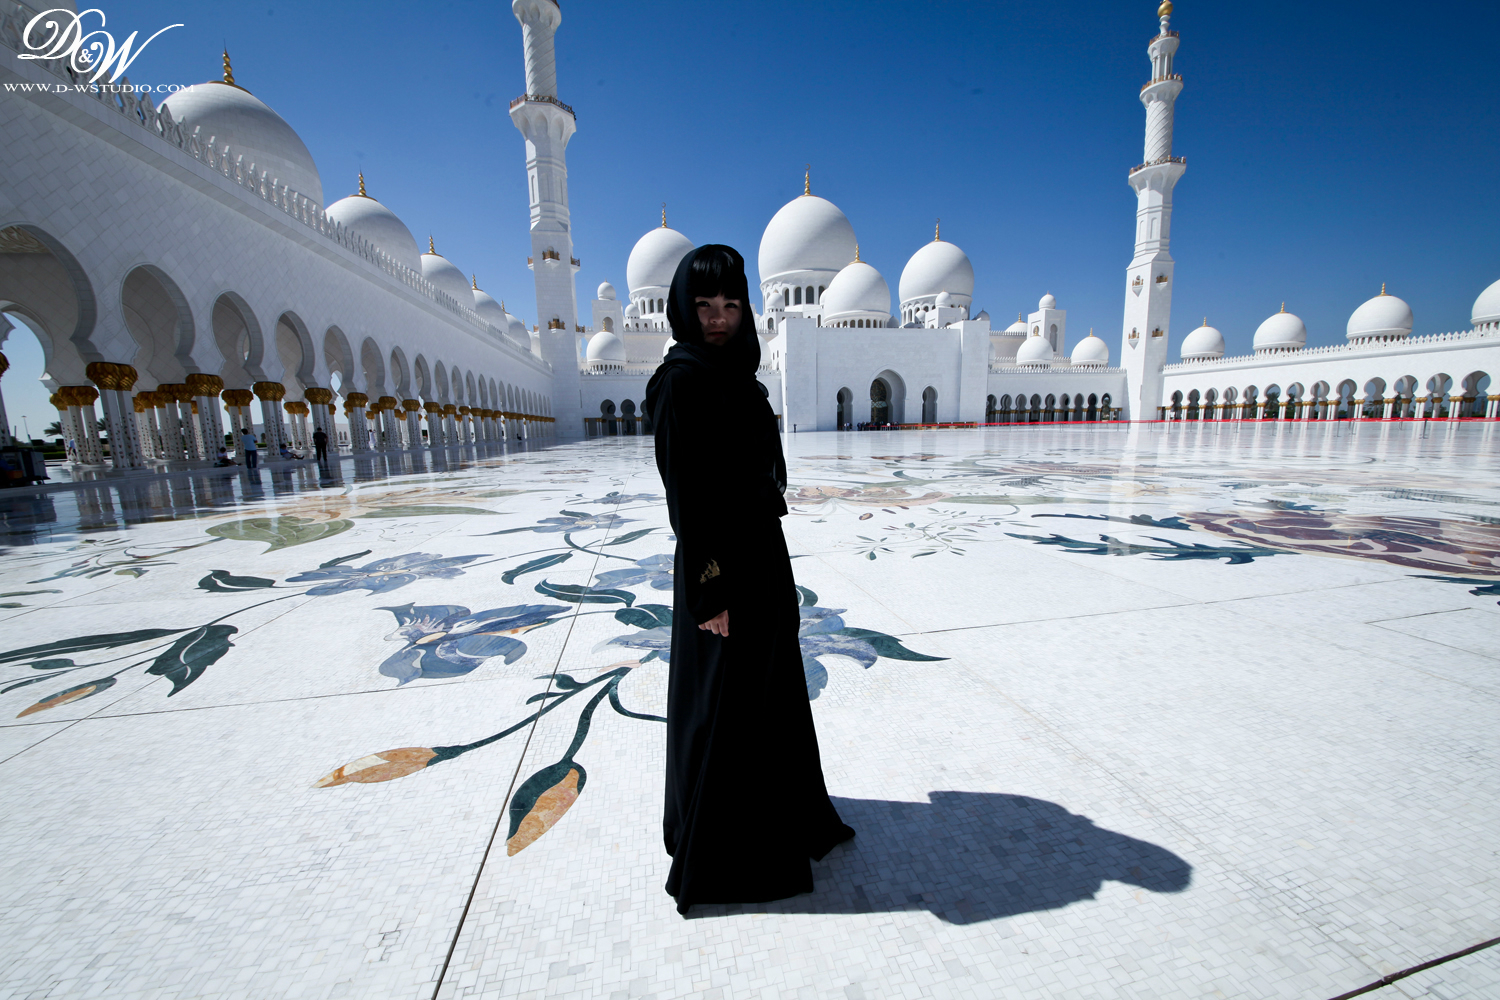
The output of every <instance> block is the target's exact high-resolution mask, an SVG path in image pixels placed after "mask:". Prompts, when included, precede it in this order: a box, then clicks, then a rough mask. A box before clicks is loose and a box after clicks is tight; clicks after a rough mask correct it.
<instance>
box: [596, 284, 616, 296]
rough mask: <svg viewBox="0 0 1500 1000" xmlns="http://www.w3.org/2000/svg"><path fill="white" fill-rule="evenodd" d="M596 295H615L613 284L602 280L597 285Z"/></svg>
mask: <svg viewBox="0 0 1500 1000" xmlns="http://www.w3.org/2000/svg"><path fill="white" fill-rule="evenodd" d="M598 297H599V298H601V299H613V298H614V297H615V286H614V285H611V284H610V283H609V282H607V281H606V282H604V283H603V284H602V285H600V286H599V291H598Z"/></svg>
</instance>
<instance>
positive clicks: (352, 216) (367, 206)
mask: <svg viewBox="0 0 1500 1000" xmlns="http://www.w3.org/2000/svg"><path fill="white" fill-rule="evenodd" d="M364 186H365V184H364V179H363V178H360V182H359V187H360V190H361V191H363V190H364ZM326 211H327V213H328V217H329V218H330V219H333V220H334V221H335V222H338V223H340V224H342V225H343V226H345V227H347V228H349V229H352V230H354V231H355V232H356V233H358V234H359V235H361V236H363V237H364V238H365V239H367V240H369V241H370V242H371V243H373V244H375V246H376V247H377V248H378V249H380V250H384V251H385V252H386V253H387V254H389V255H390V257H391V259H392V260H394V261H395V262H396V263H398V264H401V265H403V266H404V267H409V268H411V269H412V270H413V271H416V270H419V269H420V267H421V264H420V263H419V262H418V261H417V257H418V256H419V254H420V251H418V250H417V241H416V238H415V237H413V236H412V234H411V230H410V229H407V228H406V224H405V223H404V222H402V221H401V220H400V219H399V218H397V217H396V213H395V212H392V211H391V210H390V209H388V208H386V207H385V206H384V205H382V204H381V203H380V202H378V201H376V200H375V199H374V198H371V197H370V196H369V195H367V194H351V195H350V196H349V197H347V198H340V199H339V200H338V201H336V202H334V203H333V204H332V205H329V206H328V208H327V209H326Z"/></svg>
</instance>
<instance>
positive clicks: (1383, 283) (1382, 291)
mask: <svg viewBox="0 0 1500 1000" xmlns="http://www.w3.org/2000/svg"><path fill="white" fill-rule="evenodd" d="M1380 294H1381V295H1384V294H1385V282H1383V281H1382V282H1381V283H1380Z"/></svg>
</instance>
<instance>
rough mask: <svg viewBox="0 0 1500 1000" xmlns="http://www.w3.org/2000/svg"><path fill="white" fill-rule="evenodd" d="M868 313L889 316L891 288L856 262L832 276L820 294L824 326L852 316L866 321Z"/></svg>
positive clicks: (861, 262) (876, 273) (875, 273)
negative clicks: (825, 288)
mask: <svg viewBox="0 0 1500 1000" xmlns="http://www.w3.org/2000/svg"><path fill="white" fill-rule="evenodd" d="M870 313H878V314H879V315H880V316H881V317H888V316H890V314H891V287H890V286H889V285H887V284H886V283H885V278H883V277H881V275H880V272H879V271H877V270H875V269H874V268H873V267H871V266H870V265H869V264H866V263H865V262H864V261H862V260H857V261H855V262H854V263H852V264H849V265H847V266H846V267H845V268H844V269H843V270H841V271H840V272H839V273H838V274H835V275H834V276H833V280H832V281H830V282H829V283H828V288H827V290H825V291H824V292H823V323H824V325H832V324H833V323H837V322H838V321H839V320H841V319H844V318H849V317H852V316H854V315H855V314H858V315H859V316H860V317H861V318H869V314H870Z"/></svg>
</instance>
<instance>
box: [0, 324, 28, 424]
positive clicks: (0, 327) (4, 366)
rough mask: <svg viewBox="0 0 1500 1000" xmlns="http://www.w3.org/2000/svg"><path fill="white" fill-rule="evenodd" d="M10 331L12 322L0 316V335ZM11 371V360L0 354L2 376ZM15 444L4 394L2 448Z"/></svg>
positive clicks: (1, 396) (0, 405)
mask: <svg viewBox="0 0 1500 1000" xmlns="http://www.w3.org/2000/svg"><path fill="white" fill-rule="evenodd" d="M9 329H10V321H9V320H7V319H6V318H5V317H4V316H0V334H3V333H5V332H6V331H7V330H9ZM9 370H10V361H9V359H7V358H6V357H5V355H4V354H0V376H3V375H4V374H5V373H6V372H8V371H9ZM14 443H15V441H14V439H13V436H12V435H11V433H10V418H9V417H7V416H6V415H5V396H4V394H3V393H0V448H9V447H10V446H11V445H12V444H14ZM26 445H27V447H30V446H31V442H30V441H27V442H26Z"/></svg>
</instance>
